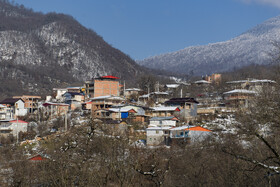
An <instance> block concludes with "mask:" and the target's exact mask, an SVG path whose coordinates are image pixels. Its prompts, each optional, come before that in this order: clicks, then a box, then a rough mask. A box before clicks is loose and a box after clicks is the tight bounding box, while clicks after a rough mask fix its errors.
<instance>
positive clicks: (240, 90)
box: [223, 89, 257, 95]
mask: <svg viewBox="0 0 280 187" xmlns="http://www.w3.org/2000/svg"><path fill="white" fill-rule="evenodd" d="M234 93H246V94H257V92H255V91H252V90H245V89H235V90H231V91H229V92H225V93H223V94H225V95H226V94H234Z"/></svg>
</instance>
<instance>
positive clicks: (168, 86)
mask: <svg viewBox="0 0 280 187" xmlns="http://www.w3.org/2000/svg"><path fill="white" fill-rule="evenodd" d="M165 86H166V87H167V88H178V87H179V86H180V85H179V84H166V85H165Z"/></svg>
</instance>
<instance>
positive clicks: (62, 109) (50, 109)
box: [43, 102, 70, 119]
mask: <svg viewBox="0 0 280 187" xmlns="http://www.w3.org/2000/svg"><path fill="white" fill-rule="evenodd" d="M43 106H44V114H45V115H48V116H50V118H51V119H52V118H55V117H58V116H62V115H66V114H67V112H68V111H69V107H70V105H69V104H66V103H52V102H45V103H44V104H43Z"/></svg>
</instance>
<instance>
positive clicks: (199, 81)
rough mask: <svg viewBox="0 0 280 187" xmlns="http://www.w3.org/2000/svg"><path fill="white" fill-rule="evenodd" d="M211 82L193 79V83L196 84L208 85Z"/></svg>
mask: <svg viewBox="0 0 280 187" xmlns="http://www.w3.org/2000/svg"><path fill="white" fill-rule="evenodd" d="M210 83H211V82H209V81H206V80H198V81H195V82H194V84H195V85H198V86H209V85H210Z"/></svg>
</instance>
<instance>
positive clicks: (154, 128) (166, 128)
mask: <svg viewBox="0 0 280 187" xmlns="http://www.w3.org/2000/svg"><path fill="white" fill-rule="evenodd" d="M171 128H172V127H148V128H147V129H146V130H168V129H171Z"/></svg>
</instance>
